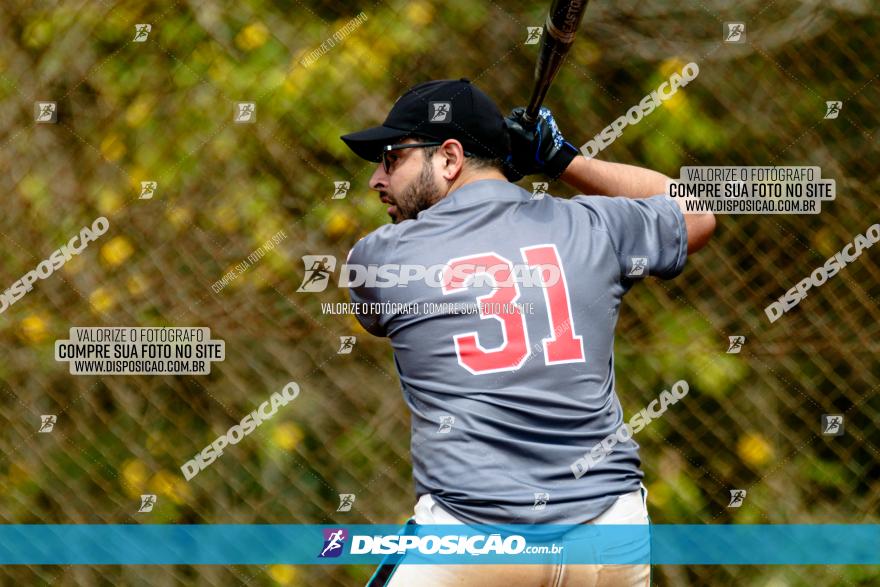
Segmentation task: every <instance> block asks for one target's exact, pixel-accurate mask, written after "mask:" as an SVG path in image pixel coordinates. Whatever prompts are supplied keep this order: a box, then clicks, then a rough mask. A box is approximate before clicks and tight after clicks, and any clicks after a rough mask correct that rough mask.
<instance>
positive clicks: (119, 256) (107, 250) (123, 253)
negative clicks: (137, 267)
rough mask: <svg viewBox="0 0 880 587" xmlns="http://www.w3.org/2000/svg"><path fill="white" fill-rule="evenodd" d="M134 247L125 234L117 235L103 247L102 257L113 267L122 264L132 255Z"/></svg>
mask: <svg viewBox="0 0 880 587" xmlns="http://www.w3.org/2000/svg"><path fill="white" fill-rule="evenodd" d="M133 252H134V247H132V246H131V243H129V242H128V239H127V238H125V237H124V236H115V237H113V238H112V239H110V240H109V241H108V242H107V244H106V245H104V246H103V247H101V258H102V259H104V262H105V263H107V264H108V265H110V266H111V267H116V266H118V265H122V264H123V263H125V261H126V260H127V259H128V258H129V257H131V254H132V253H133Z"/></svg>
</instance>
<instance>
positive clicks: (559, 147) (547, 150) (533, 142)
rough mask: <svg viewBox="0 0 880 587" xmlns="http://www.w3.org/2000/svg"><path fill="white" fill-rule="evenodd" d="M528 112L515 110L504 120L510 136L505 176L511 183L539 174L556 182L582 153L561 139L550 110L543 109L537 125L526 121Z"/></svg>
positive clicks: (539, 113) (522, 109)
mask: <svg viewBox="0 0 880 587" xmlns="http://www.w3.org/2000/svg"><path fill="white" fill-rule="evenodd" d="M525 111H526V109H525V108H522V107H519V108H514V109H513V110H512V111H511V113H510V114H509V115H508V116H507V118H505V119H504V124H505V126H506V127H507V134H508V135H509V136H510V155H509V156H508V157H507V161H506V162H505V163H506V165H505V168H506V169H505V175H506V176H507V179H509V180H510V181H519V180H520V179H522V178H523V177H524V176H526V175H535V174H537V173H543V174H544V175H546V176H547V177H549V178H551V179H557V178H558V177H559V176H560V175H562V172H563V171H565V169H566V167H568V165H569V163H571V162H572V160H573V159H574V158H575V157H576V156H577V155H578V153H579V151H578V149H577V147H575V146H574V145H572V144H571V143H569V142H568V141H566V140H565V138H564V137H563V136H562V133H561V132H560V131H559V127H558V126H557V125H556V121H555V120H554V119H553V113H552V112H550V109H549V108H541V110H540V111H539V112H538V120H537V121H536V123H535V124H529V123H527V122H526V121H525Z"/></svg>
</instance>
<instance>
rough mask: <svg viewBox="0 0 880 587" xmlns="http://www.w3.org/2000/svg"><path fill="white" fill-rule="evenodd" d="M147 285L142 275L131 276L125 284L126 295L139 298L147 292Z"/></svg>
mask: <svg viewBox="0 0 880 587" xmlns="http://www.w3.org/2000/svg"><path fill="white" fill-rule="evenodd" d="M147 285H148V283H147V280H146V278H145V277H144V276H143V274H142V273H136V274H134V275H132V276H131V277H129V278H128V280H127V281H126V282H125V286H126V287H127V288H128V293H130V294H131V295H133V296H139V295H141V294H142V293H144V292H145V291H147Z"/></svg>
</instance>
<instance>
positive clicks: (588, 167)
mask: <svg viewBox="0 0 880 587" xmlns="http://www.w3.org/2000/svg"><path fill="white" fill-rule="evenodd" d="M560 179H561V180H562V181H564V182H565V183H567V184H568V185H570V186H571V187H573V188H575V189H576V190H578V191H580V193H582V194H586V195H591V196H625V197H627V198H647V197H650V196H656V195H657V194H665V193H666V189H667V187H666V182H667V180H668V179H669V178H668V177H666V176H665V175H663V174H662V173H658V172H656V171H653V170H651V169H645V168H643V167H636V166H635V165H626V164H623V163H610V162H608V161H599V160H598V159H587V158H585V157H583V156H580V155H578V156H577V157H575V158H574V160H573V161H572V162H571V163H570V164H569V166H568V167H567V168H566V170H565V171H564V172H563V173H562V175H561V176H560Z"/></svg>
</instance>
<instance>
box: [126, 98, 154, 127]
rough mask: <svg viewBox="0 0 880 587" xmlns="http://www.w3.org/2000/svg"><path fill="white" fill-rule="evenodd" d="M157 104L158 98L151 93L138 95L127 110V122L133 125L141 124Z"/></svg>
mask: <svg viewBox="0 0 880 587" xmlns="http://www.w3.org/2000/svg"><path fill="white" fill-rule="evenodd" d="M155 104H156V99H155V98H154V97H153V96H151V95H149V94H143V95H140V96H138V97H137V98H136V99H135V101H134V102H132V104H131V106H129V107H128V109H127V110H126V111H125V122H126V123H127V124H128V126H131V127H138V126H141V125H142V124H143V123H144V121H145V120H146V119H147V116H149V115H150V112H152V111H153V106H155Z"/></svg>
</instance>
